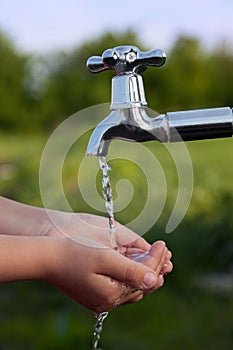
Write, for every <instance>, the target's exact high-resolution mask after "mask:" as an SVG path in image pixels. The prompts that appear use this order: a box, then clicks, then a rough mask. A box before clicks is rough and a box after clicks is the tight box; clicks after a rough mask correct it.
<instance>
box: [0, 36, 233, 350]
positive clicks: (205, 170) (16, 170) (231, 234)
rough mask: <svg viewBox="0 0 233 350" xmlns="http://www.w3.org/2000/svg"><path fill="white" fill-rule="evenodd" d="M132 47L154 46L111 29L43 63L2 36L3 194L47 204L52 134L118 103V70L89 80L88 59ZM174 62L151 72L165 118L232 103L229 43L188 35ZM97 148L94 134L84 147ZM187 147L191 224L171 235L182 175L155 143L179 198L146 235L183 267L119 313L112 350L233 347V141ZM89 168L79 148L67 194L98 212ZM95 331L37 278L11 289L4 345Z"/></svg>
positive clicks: (35, 345) (84, 313)
mask: <svg viewBox="0 0 233 350" xmlns="http://www.w3.org/2000/svg"><path fill="white" fill-rule="evenodd" d="M126 43H131V44H134V45H137V46H139V47H140V48H141V49H142V50H146V49H150V48H146V47H143V45H142V44H141V43H140V42H139V39H138V37H137V35H136V34H135V33H134V32H132V31H127V32H123V33H117V34H115V33H107V34H105V35H104V36H102V37H100V38H99V39H95V40H93V41H90V42H86V43H84V44H83V45H81V46H79V47H77V48H75V49H73V50H71V51H66V52H57V53H53V54H51V55H47V56H36V55H28V54H25V53H24V52H20V51H19V50H18V49H17V48H16V47H15V45H14V42H12V41H11V40H10V39H9V38H8V37H7V35H6V34H5V33H0V57H1V65H0V103H1V104H0V193H1V195H3V196H6V197H9V198H12V199H15V200H18V201H21V202H25V203H28V204H32V205H39V206H41V205H42V202H41V198H40V191H39V184H38V172H39V164H40V158H41V154H42V152H43V148H44V146H45V144H46V141H47V139H48V137H49V135H50V133H51V132H52V131H53V130H54V129H55V128H56V126H58V125H59V124H60V123H61V122H62V121H63V120H64V119H65V118H67V117H68V116H70V115H71V114H73V113H75V112H76V111H77V110H81V109H83V108H85V107H89V106H92V105H95V104H99V103H104V102H109V100H110V77H111V76H112V73H111V72H104V73H102V74H99V75H92V74H90V73H88V72H87V70H86V68H85V62H86V59H87V58H88V57H89V56H91V55H96V54H101V53H102V52H103V50H104V49H106V48H109V47H114V46H117V45H122V44H126ZM167 56H168V59H167V63H166V65H165V66H164V67H161V68H159V69H152V68H150V69H148V70H147V71H146V72H145V73H143V77H144V82H145V89H146V96H147V100H148V102H149V106H150V107H151V108H153V109H156V110H157V111H159V112H161V113H162V112H167V111H175V110H182V109H193V108H208V107H220V106H233V93H232V81H233V53H232V50H231V49H230V48H229V47H228V46H227V45H226V44H225V43H224V42H223V43H222V44H221V45H219V46H218V47H216V48H215V49H212V50H209V51H208V50H206V49H204V48H203V47H202V46H201V44H200V42H199V40H198V39H197V38H194V37H182V36H181V37H178V38H177V40H176V41H175V42H174V44H173V46H172V47H171V49H170V51H169V52H168V53H167ZM86 142H87V137H84V139H83V147H85V145H86ZM186 145H187V148H188V150H189V152H190V156H191V159H192V162H193V170H194V189H193V196H192V201H191V203H190V207H189V210H188V212H187V214H186V216H185V218H184V220H183V221H182V223H181V224H180V225H179V227H178V228H177V229H176V230H175V231H174V232H173V233H172V234H169V235H168V234H165V233H164V232H165V225H166V222H167V219H168V217H169V213H170V206H171V204H170V203H173V201H174V199H175V194H174V193H173V191H172V188H173V187H172V186H173V185H172V184H174V183H176V181H177V179H176V177H177V174H176V171H175V168H174V164H173V165H172V164H171V162H169V160H166V157H165V156H164V150H163V148H162V146H161V145H159V144H156V143H153V142H151V143H149V144H148V146H147V147H148V148H149V149H150V150H151V151H152V152H156V155H157V156H158V158H161V161H163V162H164V163H163V164H164V166H165V167H166V180H167V183H168V186H169V184H170V186H171V191H169V187H168V196H167V201H166V205H165V209H164V212H163V215H162V216H161V218H160V219H159V221H158V222H157V223H156V225H155V227H153V228H152V229H151V230H150V232H148V233H147V234H146V236H145V237H146V238H147V239H148V240H150V241H154V240H156V239H163V240H165V241H166V242H167V244H168V246H169V248H170V249H171V250H172V252H173V262H174V271H173V273H172V274H171V275H169V276H167V278H166V284H165V286H164V287H163V288H162V289H161V290H159V291H157V292H156V293H155V294H153V295H150V296H148V297H147V298H145V299H144V300H143V301H141V302H140V303H137V304H135V305H130V306H127V307H124V308H120V309H118V310H115V311H113V312H112V313H111V314H110V316H109V319H107V320H106V323H105V326H104V331H103V335H102V340H101V344H102V346H103V348H104V349H111V350H114V349H119V348H121V349H122V350H123V349H125V350H126V349H127V350H130V349H134V350H135V349H143V350H152V349H158V350H167V349H171V348H172V349H179V350H180V349H189V350H192V349H199V350H206V349H213V350H219V349H221V350H229V349H230V348H231V347H232V344H233V298H232V293H233V219H232V213H233V181H232V171H233V167H232V163H231V160H232V152H233V142H232V140H231V139H226V140H211V141H199V142H193V143H192V142H190V143H187V144H186ZM162 159H163V160H162ZM79 161H80V159H79V158H78V157H77V156H76V149H75V147H74V149H73V150H72V152H71V154H70V155H69V157H68V158H67V160H66V164H65V165H64V179H63V181H64V188H65V190H66V193H67V196H68V198H69V200H70V202H71V203H72V206H73V209H74V210H86V211H91V212H94V211H93V210H92V209H91V208H89V207H88V206H87V205H86V204H85V202H84V201H82V198H81V195H80V193H79V189H78V188H77V179H76V177H75V173H74V169H76V170H75V171H77V167H78V164H77V162H79ZM111 166H112V168H113V171H112V173H111V178H112V184H113V188H114V183H115V181H116V180H117V179H120V178H125V177H126V173H125V172H124V169H125V168H124V167H123V166H121V163H120V162H118V163H117V162H115V163H114V162H112V164H111ZM127 174H128V175H127V176H129V178H130V176H131V175H132V174H135V169H134V167H133V166H132V165H129V166H128V168H127ZM140 176H141V177H140ZM132 177H133V176H132ZM135 181H136V183H140V193H137V192H139V191H137V190H135V194H134V195H135V198H134V201H133V202H134V204H132V206H131V207H130V213H131V214H132V212H136V211H137V204H138V203H139V202H140V201H141V198H142V196H144V194H145V193H146V192H145V191H146V187H145V188H144V187H143V185H142V184H141V183H142V182H143V176H142V175H141V174H138V178H136V180H135ZM114 191H115V190H114ZM127 215H130V214H127ZM127 215H125V218H124V219H125V220H126V221H127V217H126V216H127ZM152 215H153V212H152ZM123 222H124V220H123ZM93 326H94V319H93V318H92V315H91V313H90V312H89V311H88V310H86V309H84V308H82V307H81V306H79V305H77V304H76V303H74V302H73V301H71V300H69V299H68V298H67V297H66V296H64V295H63V294H61V293H60V292H59V291H57V290H55V289H54V288H53V287H51V286H48V285H47V284H43V283H39V282H28V281H27V282H21V283H14V284H7V285H2V286H1V288H0V349H4V350H8V349H17V350H18V349H24V350H25V349H35V350H37V349H38V350H39V349H89V348H90V343H91V338H92V329H93Z"/></svg>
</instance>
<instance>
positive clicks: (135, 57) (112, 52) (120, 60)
mask: <svg viewBox="0 0 233 350" xmlns="http://www.w3.org/2000/svg"><path fill="white" fill-rule="evenodd" d="M165 61H166V54H165V52H164V51H163V50H161V49H156V50H151V51H147V52H142V51H140V50H139V49H138V48H137V47H136V46H117V47H115V48H114V49H107V50H106V51H104V53H103V54H102V56H92V57H90V58H89V59H88V60H87V68H88V70H89V71H90V72H92V73H99V72H102V71H104V70H107V69H112V70H114V71H115V73H116V75H124V74H129V73H138V72H140V71H142V70H144V69H145V68H146V67H147V66H154V67H159V66H162V65H163V64H164V63H165Z"/></svg>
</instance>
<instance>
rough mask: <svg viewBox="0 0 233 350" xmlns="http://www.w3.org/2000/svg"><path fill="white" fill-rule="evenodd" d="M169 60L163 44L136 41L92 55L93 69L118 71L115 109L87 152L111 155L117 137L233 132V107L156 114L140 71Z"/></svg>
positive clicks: (178, 137) (166, 138) (173, 138)
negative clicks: (143, 45) (148, 46)
mask: <svg viewBox="0 0 233 350" xmlns="http://www.w3.org/2000/svg"><path fill="white" fill-rule="evenodd" d="M165 60H166V55H165V53H164V52H163V51H162V50H153V51H149V52H145V53H142V52H141V51H140V50H139V49H138V48H136V47H135V46H120V47H116V48H114V49H109V50H106V51H105V52H104V53H103V55H102V57H99V56H94V57H91V58H90V59H89V60H88V61H87V67H88V69H89V71H91V72H93V73H98V72H100V71H103V70H106V69H113V70H114V71H115V73H116V74H117V75H116V76H115V77H113V78H112V97H111V106H110V109H111V112H110V114H109V115H108V116H107V117H106V118H105V119H104V120H103V121H102V122H100V123H99V124H98V125H97V127H96V128H95V130H94V131H93V133H92V135H91V138H90V141H89V144H88V147H87V155H96V156H105V155H106V154H107V152H108V147H109V143H110V142H111V140H113V139H122V140H127V141H134V142H145V141H150V140H157V141H160V142H179V141H191V140H201V139H212V138H222V137H231V136H232V134H233V111H232V109H231V108H230V107H223V108H211V109H200V110H190V111H180V112H169V113H166V114H160V115H158V116H156V117H154V118H151V117H150V116H149V115H148V109H147V102H146V98H145V93H144V87H143V80H142V77H141V75H140V74H138V73H139V72H140V71H141V70H142V69H143V70H144V69H145V67H146V66H148V65H149V66H161V65H163V64H164V63H165Z"/></svg>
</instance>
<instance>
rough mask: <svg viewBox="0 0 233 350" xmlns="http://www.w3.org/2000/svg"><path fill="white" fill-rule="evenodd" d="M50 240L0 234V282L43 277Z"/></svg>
mask: <svg viewBox="0 0 233 350" xmlns="http://www.w3.org/2000/svg"><path fill="white" fill-rule="evenodd" d="M49 247H50V240H49V238H46V237H17V236H7V235H0V283H5V282H13V281H20V280H28V279H44V276H46V269H47V260H48V259H47V256H48V252H49Z"/></svg>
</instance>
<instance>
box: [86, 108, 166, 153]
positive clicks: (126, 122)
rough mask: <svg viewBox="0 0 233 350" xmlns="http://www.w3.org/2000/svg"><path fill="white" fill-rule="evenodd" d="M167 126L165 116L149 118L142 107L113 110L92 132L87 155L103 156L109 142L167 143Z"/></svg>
mask: <svg viewBox="0 0 233 350" xmlns="http://www.w3.org/2000/svg"><path fill="white" fill-rule="evenodd" d="M168 135H169V130H168V124H167V120H166V118H165V115H159V116H157V117H156V118H151V117H150V116H148V115H147V109H146V108H144V107H132V108H121V109H116V110H113V111H112V112H111V113H110V114H109V116H108V117H107V118H105V119H104V120H103V121H102V122H100V123H99V124H98V125H97V127H96V128H95V130H94V131H93V133H92V135H91V138H90V140H89V144H88V147H87V155H94V156H105V155H106V154H107V152H108V147H109V144H110V142H111V140H114V139H120V140H126V141H132V142H145V141H150V140H158V141H160V142H167V141H168Z"/></svg>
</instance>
